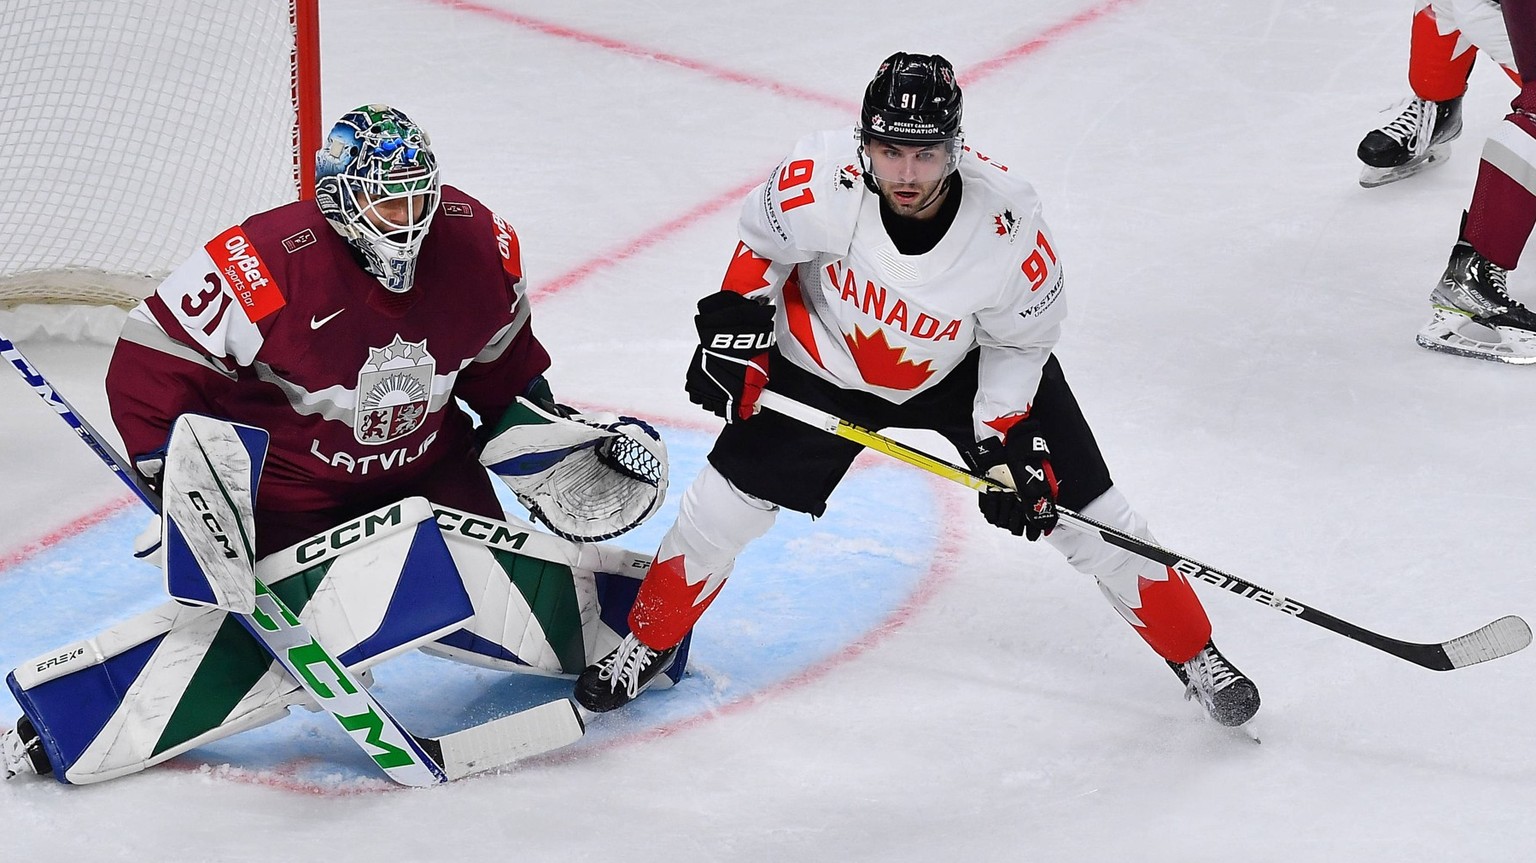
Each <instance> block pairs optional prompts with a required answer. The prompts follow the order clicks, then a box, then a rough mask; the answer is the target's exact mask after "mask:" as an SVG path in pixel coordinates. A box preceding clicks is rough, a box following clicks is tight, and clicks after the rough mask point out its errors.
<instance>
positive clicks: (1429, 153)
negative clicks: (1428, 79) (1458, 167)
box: [1356, 97, 1461, 189]
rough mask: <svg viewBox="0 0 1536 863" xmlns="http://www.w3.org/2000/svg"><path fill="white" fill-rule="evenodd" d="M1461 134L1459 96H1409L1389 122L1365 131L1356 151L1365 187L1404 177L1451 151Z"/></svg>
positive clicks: (1382, 184) (1436, 161)
mask: <svg viewBox="0 0 1536 863" xmlns="http://www.w3.org/2000/svg"><path fill="white" fill-rule="evenodd" d="M1460 135H1461V98H1460V97H1458V98H1455V99H1448V100H1446V101H1444V102H1430V101H1426V100H1424V99H1419V98H1413V99H1410V100H1408V104H1407V105H1406V106H1405V107H1404V108H1403V110H1402V111H1401V113H1399V114H1398V115H1397V117H1396V118H1394V119H1393V120H1392V122H1390V123H1388V124H1386V125H1385V126H1382V127H1381V128H1380V129H1376V130H1374V131H1372V132H1370V133H1368V134H1367V135H1366V136H1365V138H1364V139H1362V140H1361V141H1360V146H1359V148H1358V149H1357V150H1356V155H1357V156H1358V157H1359V158H1360V161H1361V162H1363V163H1364V165H1365V166H1364V167H1363V168H1362V169H1361V171H1360V185H1361V186H1364V187H1365V188H1367V189H1373V188H1375V187H1377V186H1385V185H1386V184H1388V183H1395V182H1397V181H1398V180H1405V179H1407V178H1409V177H1412V176H1413V175H1414V174H1417V173H1419V172H1420V171H1423V170H1424V169H1425V168H1428V167H1429V166H1431V165H1434V164H1436V163H1438V162H1440V161H1443V160H1444V159H1445V158H1446V157H1448V156H1449V155H1450V154H1451V148H1450V142H1451V141H1453V140H1455V139H1456V138H1457V137H1458V136H1460Z"/></svg>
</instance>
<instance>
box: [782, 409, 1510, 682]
mask: <svg viewBox="0 0 1536 863" xmlns="http://www.w3.org/2000/svg"><path fill="white" fill-rule="evenodd" d="M758 404H759V405H761V406H763V407H765V408H767V409H768V410H771V411H774V412H775V413H779V414H782V415H784V416H786V417H789V418H790V419H793V420H796V421H799V422H802V423H805V424H806V425H809V426H814V427H816V428H819V429H821V430H822V431H825V432H827V433H828V434H833V435H836V436H838V437H840V438H844V439H846V440H850V441H853V442H854V443H858V444H861V445H863V446H865V447H867V448H869V449H872V450H875V451H877V452H882V453H885V454H886V455H888V456H891V457H893V458H895V459H898V460H900V461H904V462H906V463H907V464H910V465H914V466H916V467H920V468H922V469H923V470H926V471H928V472H929V473H932V474H936V475H938V476H941V477H943V478H945V479H947V480H950V481H952V482H957V483H960V484H961V485H964V486H967V487H969V488H973V489H976V490H977V491H982V490H985V489H989V488H994V489H1006V490H1011V489H1009V487H1008V486H1006V485H1003V484H1002V483H998V482H994V481H993V480H991V479H988V478H986V477H982V476H977V475H976V474H973V473H971V472H969V471H967V470H965V469H964V468H960V467H957V466H955V465H953V464H950V463H949V462H946V461H942V460H940V459H937V458H934V457H933V456H931V455H928V454H927V453H924V452H922V451H920V450H917V449H914V448H912V447H909V446H907V445H906V444H903V443H901V442H899V441H896V440H894V439H892V438H889V437H886V436H885V435H882V434H879V433H878V432H873V431H870V430H869V429H865V428H861V427H859V426H856V425H854V424H853V423H850V422H848V421H847V420H844V419H842V418H840V417H838V416H836V415H835V414H829V413H825V412H823V411H820V410H817V409H815V408H813V407H810V406H809V405H804V404H801V403H800V402H797V401H795V400H794V399H791V398H789V397H787V396H783V395H780V394H779V393H775V392H771V391H768V390H764V391H763V393H762V395H761V397H760V398H759V399H758ZM1057 512H1058V513H1059V514H1060V518H1061V524H1062V525H1064V526H1066V527H1070V528H1072V529H1074V530H1079V531H1084V532H1087V533H1097V534H1098V535H1099V536H1100V537H1101V538H1102V539H1103V540H1104V541H1105V542H1108V543H1110V544H1111V545H1115V546H1118V547H1120V548H1123V549H1125V550H1126V551H1129V552H1131V553H1132V554H1135V555H1138V556H1140V557H1142V558H1145V559H1147V560H1150V561H1152V562H1154V563H1160V564H1163V565H1164V566H1167V567H1168V568H1170V569H1172V570H1174V571H1176V572H1178V573H1180V574H1181V575H1183V576H1184V577H1185V578H1191V579H1196V580H1199V581H1203V582H1205V583H1206V584H1211V585H1215V586H1216V587H1219V588H1221V589H1223V590H1226V591H1230V592H1232V593H1235V594H1237V595H1238V596H1242V597H1245V598H1247V599H1251V600H1254V601H1255V602H1258V603H1261V604H1263V605H1266V606H1268V607H1270V608H1273V609H1275V610H1276V611H1280V612H1283V613H1285V614H1289V615H1291V616H1292V617H1295V618H1297V619H1300V620H1304V621H1306V622H1307V623H1311V624H1313V625H1315V626H1321V627H1322V628H1324V629H1327V630H1330V631H1332V632H1335V633H1338V634H1339V635H1342V636H1344V637H1345V638H1350V639H1353V640H1355V641H1358V642H1360V643H1361V644H1365V645H1367V646H1369V647H1374V648H1376V649H1377V650H1380V651H1383V652H1385V653H1390V654H1392V655H1393V656H1396V657H1398V658H1399V659H1406V660H1408V661H1409V662H1412V663H1414V664H1415V665H1421V666H1423V667H1425V668H1429V669H1433V670H1435V671H1450V670H1452V669H1455V668H1465V667H1466V666H1468V665H1474V664H1476V663H1479V662H1487V661H1488V660H1490V659H1498V658H1499V657H1501V656H1508V655H1509V654H1511V653H1515V652H1517V651H1520V650H1523V649H1525V647H1526V646H1528V645H1529V644H1530V643H1531V628H1530V626H1528V625H1527V624H1526V622H1525V621H1524V620H1522V619H1521V618H1519V617H1517V616H1515V615H1506V616H1504V617H1501V618H1499V619H1498V620H1495V621H1493V622H1492V623H1489V624H1487V625H1486V626H1482V627H1479V628H1477V629H1475V630H1473V631H1471V632H1469V633H1467V634H1466V635H1462V636H1459V637H1457V638H1453V639H1451V640H1449V641H1442V642H1439V643H1433V644H1425V643H1419V642H1413V641H1402V640H1400V639H1396V638H1390V637H1388V636H1385V635H1380V634H1378V633H1375V632H1371V631H1370V630H1368V629H1364V628H1362V627H1359V626H1356V625H1355V624H1353V623H1350V622H1349V621H1347V620H1340V619H1339V618H1337V617H1334V616H1333V615H1331V614H1327V613H1325V612H1322V611H1319V610H1317V609H1315V608H1313V607H1311V606H1309V605H1305V604H1303V603H1301V602H1298V601H1296V600H1294V599H1291V598H1290V597H1287V596H1282V595H1280V594H1278V593H1275V592H1274V591H1272V590H1269V589H1267V588H1264V587H1260V586H1259V585H1257V584H1254V583H1253V582H1251V581H1246V580H1244V579H1241V578H1238V577H1237V576H1235V575H1232V574H1230V573H1227V572H1223V571H1222V570H1219V569H1217V568H1216V567H1213V566H1207V565H1206V564H1203V563H1200V562H1199V561H1196V560H1192V559H1190V558H1187V557H1184V556H1183V555H1180V554H1176V553H1174V552H1172V551H1169V550H1168V549H1166V548H1163V547H1162V546H1160V545H1157V544H1156V543H1153V542H1149V541H1147V540H1144V539H1142V538H1140V537H1137V536H1133V535H1131V534H1128V533H1125V532H1124V531H1121V530H1118V529H1116V528H1114V527H1112V526H1110V525H1107V524H1104V523H1102V522H1099V521H1096V520H1094V519H1092V518H1089V517H1087V516H1084V515H1080V514H1078V513H1076V512H1073V511H1072V510H1069V509H1066V508H1065V507H1059V506H1058V507H1057Z"/></svg>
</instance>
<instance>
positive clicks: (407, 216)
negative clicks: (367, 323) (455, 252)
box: [315, 105, 441, 293]
mask: <svg viewBox="0 0 1536 863" xmlns="http://www.w3.org/2000/svg"><path fill="white" fill-rule="evenodd" d="M440 188H441V187H440V182H439V179H438V172H437V157H436V156H435V155H433V153H432V142H431V141H430V140H429V139H428V138H427V133H426V132H424V131H422V130H421V127H419V126H417V125H416V124H415V123H414V122H413V121H412V120H411V118H409V117H407V116H406V115H405V113H404V112H402V111H400V110H398V109H395V108H391V107H389V106H388V105H364V106H362V107H361V108H356V109H354V110H352V111H348V112H347V114H346V115H345V116H343V117H342V118H341V119H340V120H339V121H337V123H336V125H335V126H333V127H332V128H331V132H330V134H329V135H328V136H327V137H326V140H325V144H324V146H322V147H321V148H320V151H319V152H317V153H316V154H315V202H316V203H317V204H318V205H319V207H320V212H321V213H323V214H325V219H326V221H327V222H329V223H330V225H331V227H332V228H334V229H335V230H336V233H338V234H340V235H341V236H342V237H343V238H344V239H345V240H346V241H347V242H348V243H350V244H351V245H352V247H353V248H354V249H356V250H357V251H358V253H359V254H360V255H361V256H362V258H363V265H364V267H365V268H366V269H367V270H368V272H369V273H371V274H373V276H374V277H375V278H377V279H378V280H379V283H380V284H381V285H383V286H384V287H385V289H386V290H389V291H393V292H395V293H404V292H406V291H409V290H410V289H411V286H412V285H413V284H414V283H415V278H416V257H417V255H418V254H419V253H420V251H421V243H422V241H423V240H425V239H426V236H427V230H428V229H429V228H430V227H431V225H432V215H433V213H435V212H436V211H437V204H438V199H439V195H440Z"/></svg>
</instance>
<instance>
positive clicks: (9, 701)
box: [0, 427, 946, 795]
mask: <svg viewBox="0 0 1536 863" xmlns="http://www.w3.org/2000/svg"><path fill="white" fill-rule="evenodd" d="M663 434H664V435H665V437H666V440H667V446H668V449H669V451H670V453H671V457H672V470H673V488H674V489H675V491H674V492H673V494H672V495H671V498H672V499H671V500H669V501H668V502H667V504H666V505H665V506H664V507H663V509H662V511H661V512H660V513H658V514H657V515H656V516H655V517H653V518H652V519H651V521H650V522H649V523H647V524H645V525H643V526H641V527H640V528H639V529H637V530H635V531H634V532H632V533H630V534H628V535H626V536H624V537H621V538H619V539H618V540H616V542H617V543H619V544H622V545H623V546H625V547H626V548H630V549H632V550H635V551H643V552H646V553H649V552H650V551H652V550H654V549H655V547H656V545H657V544H658V543H659V542H660V539H661V535H662V533H663V532H665V530H666V528H667V527H668V526H669V525H670V524H671V523H672V520H673V518H674V517H675V515H676V512H677V500H678V499H680V498H681V495H682V490H683V489H684V488H686V486H687V484H688V482H689V481H691V480H692V478H693V476H694V474H696V473H697V472H698V470H699V468H700V467H701V466H702V465H703V463H704V457H705V453H707V451H708V449H709V447H710V445H711V443H712V442H713V434H712V433H706V432H702V431H698V430H694V429H675V428H671V427H664V428H663ZM933 491H934V489H933V483H932V481H931V480H930V479H929V478H927V477H925V476H923V475H922V474H921V473H920V472H917V471H912V470H910V469H907V468H904V467H903V466H901V465H883V464H879V463H878V462H874V461H872V460H871V461H861V462H860V463H859V464H857V465H855V468H854V470H853V471H851V472H850V474H849V476H848V479H847V480H846V481H845V482H844V484H843V485H842V486H841V487H840V488H839V489H838V491H837V492H836V493H835V494H834V496H833V498H832V502H831V505H830V506H829V509H828V514H827V516H826V517H824V518H822V519H818V520H815V521H813V520H811V519H810V518H809V517H807V516H805V515H803V514H800V513H792V512H784V513H782V514H781V515H780V517H779V521H778V523H777V525H776V526H775V528H774V530H773V531H771V532H770V533H769V534H768V536H766V537H764V538H763V539H762V540H760V541H758V542H757V543H755V544H754V545H753V546H752V547H751V548H750V549H749V550H748V552H747V554H746V555H745V556H744V558H743V560H742V562H741V564H740V565H738V567H737V569H736V572H735V573H734V574H733V575H732V577H731V580H730V582H729V584H728V585H727V587H726V588H725V590H724V592H723V593H722V594H721V595H720V597H719V599H718V600H717V601H716V602H715V604H714V605H713V606H712V607H711V609H710V612H709V614H708V615H706V616H705V618H704V620H703V621H702V622H701V624H700V626H699V629H698V630H697V631H696V632H695V635H694V641H693V648H692V655H691V657H690V661H689V673H688V675H687V676H686V677H685V678H684V679H683V681H682V682H681V683H680V684H679V685H677V686H676V687H673V688H672V689H670V690H658V691H653V692H649V693H647V694H646V695H645V696H643V697H641V698H640V699H638V700H637V701H636V702H635V703H634V704H632V705H630V706H629V707H627V708H626V709H625V710H623V711H620V712H618V713H616V714H610V715H605V716H603V717H599V718H598V719H597V720H595V721H593V722H592V723H591V724H590V725H589V728H588V732H587V735H586V738H585V739H584V740H583V741H581V742H580V743H578V744H576V745H575V746H574V747H573V748H572V749H570V750H566V751H563V752H562V753H559V754H556V755H554V756H549V757H571V755H577V756H579V755H580V754H581V753H583V752H597V751H601V750H602V749H605V748H608V747H611V746H614V745H620V744H624V743H626V742H632V741H639V740H644V739H647V738H649V737H651V736H656V735H661V734H666V733H669V732H670V731H672V730H676V729H678V728H680V727H684V726H686V725H690V724H693V723H695V722H699V721H705V720H707V719H708V718H709V717H710V716H712V715H714V714H716V713H718V712H721V711H725V710H731V709H737V708H739V707H740V706H742V705H745V704H748V703H750V701H751V700H752V699H753V698H756V697H761V696H762V695H763V694H765V693H769V692H771V691H773V690H775V689H778V688H782V687H785V686H789V685H793V684H794V683H796V682H797V681H803V680H807V679H811V678H813V677H815V676H818V674H819V672H820V671H822V670H825V669H827V668H830V667H832V666H834V665H835V664H836V663H837V662H839V661H841V659H842V658H845V657H847V656H849V655H854V654H856V652H857V651H856V650H850V646H855V647H857V646H858V645H861V644H868V643H870V642H871V641H872V640H873V639H875V638H877V637H878V635H879V634H880V633H882V632H884V631H887V630H888V629H889V628H891V627H892V626H893V625H895V624H897V623H899V621H900V620H901V619H903V617H904V616H905V615H906V614H907V613H908V612H909V611H910V610H911V608H912V607H913V606H914V605H915V604H919V603H921V602H922V601H923V599H924V598H925V597H926V596H927V595H929V588H930V587H931V583H932V582H933V581H934V576H935V573H936V572H938V571H939V568H938V564H937V562H936V560H935V557H936V556H935V553H934V550H935V548H936V547H937V546H938V544H939V537H940V533H941V531H942V530H943V521H944V518H943V516H944V515H946V513H943V512H940V509H939V508H940V507H942V506H943V503H942V497H941V496H938V495H935V494H934V493H933ZM509 509H510V510H511V511H512V512H517V513H520V512H521V510H520V509H519V508H518V507H516V506H515V505H512V506H509ZM871 512H878V513H880V517H879V518H872V517H870V513H871ZM147 517H148V515H147V511H145V510H143V509H142V508H140V507H129V508H127V509H125V510H123V511H120V512H118V513H116V514H114V515H112V516H111V517H108V518H106V519H104V520H103V521H101V522H100V523H98V524H96V525H95V526H93V527H91V528H89V529H87V530H85V531H83V532H81V533H79V534H78V535H75V536H72V537H70V538H69V539H67V540H64V541H62V542H60V543H58V544H56V545H54V546H51V547H49V548H47V549H45V550H43V551H41V552H39V553H37V554H35V555H32V556H31V557H28V558H25V559H23V560H20V561H17V562H15V563H14V564H12V565H11V566H9V567H7V568H5V569H0V607H4V608H6V609H7V616H8V617H10V619H12V620H16V621H26V625H25V626H10V627H5V628H3V629H0V666H3V669H0V671H5V672H8V671H9V670H10V669H11V668H14V667H15V666H16V665H17V664H18V663H20V662H22V661H25V660H26V659H29V658H31V657H33V656H38V655H40V654H42V653H45V652H46V651H48V650H51V649H53V648H55V647H58V646H60V645H63V644H67V643H70V642H72V641H74V640H77V639H80V638H86V637H90V636H93V635H95V634H97V633H99V632H101V631H102V630H104V629H106V628H107V627H108V626H110V625H111V624H113V623H115V622H117V621H120V620H123V619H125V618H127V617H130V616H132V615H134V614H137V613H139V612H142V611H145V610H147V609H149V608H153V607H154V606H156V605H159V604H161V603H163V602H164V601H165V593H164V586H163V584H162V579H161V574H160V572H159V571H158V570H156V569H154V568H152V567H150V566H148V565H146V564H143V563H141V562H139V561H136V560H134V559H133V558H132V557H131V555H130V550H131V549H132V546H133V538H134V536H135V535H136V534H137V533H138V532H139V530H140V529H141V528H142V527H143V523H144V521H145V520H146V518H147ZM372 673H373V675H374V682H373V685H372V687H371V691H372V692H373V693H374V694H375V695H377V697H378V698H379V700H380V701H381V702H382V703H385V704H387V705H388V706H389V709H390V710H391V712H393V713H394V714H395V715H396V717H397V718H398V719H400V721H401V722H403V723H405V724H406V725H407V727H410V728H412V729H413V730H416V731H418V732H419V733H424V734H429V735H439V734H445V733H448V732H451V731H454V730H457V729H460V728H464V727H467V726H470V725H473V724H476V723H480V722H484V721H487V720H490V719H494V718H496V717H498V716H501V715H505V714H508V713H512V712H515V711H518V710H522V709H525V708H529V707H533V706H536V705H538V704H541V703H543V702H546V701H549V700H551V699H554V698H562V697H565V696H568V695H569V694H570V688H571V684H572V680H571V679H566V678H552V677H540V676H535V675H517V674H503V673H498V672H494V671H490V670H486V669H480V668H475V667H471V666H466V665H462V664H459V663H455V662H451V661H448V660H444V659H439V658H434V657H430V656H426V655H424V654H421V653H410V654H407V655H405V656H402V657H399V658H397V659H393V660H390V661H388V662H385V663H382V664H381V665H379V666H377V667H375V668H374V669H372ZM18 716H20V708H19V707H17V705H16V702H15V700H14V698H13V696H12V695H11V693H10V691H9V690H8V689H0V726H4V727H9V726H10V725H12V724H13V723H14V722H15V721H16V718H17V717H18ZM151 769H152V770H154V771H174V770H181V771H191V772H196V773H198V774H201V775H207V776H212V777H215V778H220V779H225V780H229V781H238V782H247V783H254V784H262V785H270V786H275V787H279V788H284V789H288V790H293V791H298V792H302V793H310V794H321V795H342V794H354V793H373V792H378V791H385V790H393V789H395V788H397V786H395V785H394V784H392V783H390V782H389V781H387V780H386V779H384V778H382V777H380V776H379V775H378V771H377V770H376V769H375V768H374V765H372V764H370V763H368V761H367V759H366V757H365V756H363V754H362V753H361V751H360V750H358V748H357V747H356V746H355V745H353V744H352V743H351V741H349V740H348V739H347V738H346V737H345V736H344V735H342V734H340V733H338V732H337V731H336V729H335V728H334V723H332V722H331V721H330V720H329V719H328V718H327V717H326V716H325V715H324V714H320V713H310V712H308V711H305V710H303V709H301V708H295V709H292V710H290V711H289V713H288V715H287V716H286V717H284V718H283V719H280V720H279V721H277V722H274V723H272V724H270V725H266V726H263V727H260V728H256V729H252V730H250V731H246V732H242V733H240V734H236V735H234V736H232V737H228V738H225V739H224V740H220V741H216V742H214V743H211V744H209V745H207V746H203V747H200V748H198V749H195V750H193V751H191V752H189V753H187V754H186V755H183V756H181V757H179V758H176V759H173V760H172V761H170V762H167V763H166V764H164V765H160V766H158V767H154V768H151ZM121 781H127V782H131V781H133V778H132V777H128V778H126V779H124V780H121ZM50 782H51V780H50Z"/></svg>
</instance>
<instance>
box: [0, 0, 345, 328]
mask: <svg viewBox="0 0 1536 863" xmlns="http://www.w3.org/2000/svg"><path fill="white" fill-rule="evenodd" d="M4 7H5V10H4V14H3V15H0V154H4V155H3V157H0V308H4V307H8V306H14V305H18V304H21V303H71V304H80V305H98V306H99V305H108V304H110V305H116V306H123V307H131V306H133V305H134V304H135V303H137V302H138V300H139V299H141V298H142V297H144V296H147V295H148V294H149V293H150V292H151V291H153V290H154V288H155V285H156V284H157V283H158V282H159V281H160V280H161V279H163V278H164V277H165V276H166V275H167V274H169V273H170V271H171V270H172V269H174V268H175V267H176V266H177V265H179V264H180V263H181V262H182V261H184V260H185V259H186V258H187V257H188V256H190V255H191V254H192V253H193V252H195V251H196V250H197V248H198V246H199V245H200V244H202V243H204V242H206V241H207V240H208V239H209V238H210V237H212V236H214V235H216V234H217V233H218V232H219V231H220V230H222V229H224V228H226V227H229V226H230V225H234V224H237V223H239V222H240V221H242V220H244V219H245V218H246V217H247V216H249V215H251V214H252V213H256V212H259V211H261V210H265V209H269V208H271V207H275V206H278V205H280V204H283V203H286V202H289V201H292V200H295V199H296V198H299V197H304V198H309V197H313V192H314V153H315V150H316V149H318V148H319V146H320V131H321V130H320V122H321V120H320V117H321V114H320V80H319V79H320V71H319V69H320V59H319V53H320V41H319V11H318V0H135V2H123V0H10V2H7V3H5V4H4Z"/></svg>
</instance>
